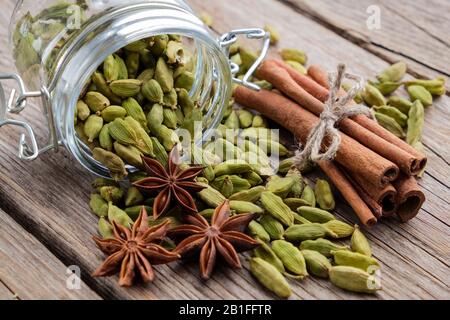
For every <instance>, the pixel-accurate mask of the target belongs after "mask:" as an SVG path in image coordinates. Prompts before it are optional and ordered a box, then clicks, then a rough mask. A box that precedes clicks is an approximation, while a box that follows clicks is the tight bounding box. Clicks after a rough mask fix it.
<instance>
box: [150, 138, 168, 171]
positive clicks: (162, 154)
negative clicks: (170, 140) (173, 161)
mask: <svg viewBox="0 0 450 320" xmlns="http://www.w3.org/2000/svg"><path fill="white" fill-rule="evenodd" d="M150 139H151V140H152V144H153V152H154V154H155V159H156V160H158V161H159V163H161V164H162V165H163V166H164V167H166V166H167V163H168V161H169V156H168V155H167V151H166V148H164V146H163V145H162V144H161V142H159V140H158V138H156V137H151V138H150Z"/></svg>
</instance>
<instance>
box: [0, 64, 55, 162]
mask: <svg viewBox="0 0 450 320" xmlns="http://www.w3.org/2000/svg"><path fill="white" fill-rule="evenodd" d="M0 80H14V81H15V82H16V84H17V86H18V90H19V91H18V94H17V95H16V93H17V91H16V89H12V90H11V94H10V96H9V99H6V95H5V91H4V89H3V85H2V81H0V127H3V126H7V125H12V126H17V127H21V128H23V129H25V131H26V133H22V134H21V135H20V138H19V150H18V151H19V158H20V159H22V160H27V161H31V160H35V159H36V158H37V157H38V156H39V154H41V153H44V152H46V151H48V150H50V149H55V151H57V149H58V139H57V135H56V128H55V126H54V120H53V113H52V108H51V104H50V94H49V92H48V90H47V88H45V87H42V88H41V91H26V89H25V85H24V82H23V80H22V78H21V77H20V76H18V75H17V74H14V73H0ZM35 97H41V99H42V104H43V107H44V113H45V115H46V116H47V121H48V126H49V130H50V137H49V140H50V142H51V143H49V144H48V145H47V146H45V147H44V148H42V149H39V147H38V143H37V140H36V135H35V133H34V130H33V128H32V127H31V126H30V124H29V123H28V122H25V121H20V120H15V119H9V118H7V113H8V112H9V113H13V114H19V113H20V112H21V111H22V110H24V109H25V107H26V106H27V99H28V98H35Z"/></svg>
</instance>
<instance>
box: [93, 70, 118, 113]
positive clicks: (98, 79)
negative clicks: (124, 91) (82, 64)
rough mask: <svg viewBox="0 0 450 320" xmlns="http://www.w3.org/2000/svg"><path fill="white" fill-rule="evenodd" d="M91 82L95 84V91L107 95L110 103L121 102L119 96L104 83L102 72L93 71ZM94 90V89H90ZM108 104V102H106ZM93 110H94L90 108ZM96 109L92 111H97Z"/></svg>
mask: <svg viewBox="0 0 450 320" xmlns="http://www.w3.org/2000/svg"><path fill="white" fill-rule="evenodd" d="M91 79H92V82H93V83H94V84H95V87H96V91H98V92H99V93H101V94H102V95H104V96H105V97H107V98H108V99H109V101H110V103H113V104H115V105H117V104H121V103H122V99H121V98H120V97H119V96H116V95H115V94H114V93H113V92H112V91H111V88H110V87H109V85H108V83H106V79H105V77H104V76H103V74H102V73H100V72H98V71H95V72H94V74H93V75H92V77H91ZM91 91H95V90H91ZM108 105H109V104H108ZM92 111H94V110H92ZM97 111H98V110H96V111H94V112H97Z"/></svg>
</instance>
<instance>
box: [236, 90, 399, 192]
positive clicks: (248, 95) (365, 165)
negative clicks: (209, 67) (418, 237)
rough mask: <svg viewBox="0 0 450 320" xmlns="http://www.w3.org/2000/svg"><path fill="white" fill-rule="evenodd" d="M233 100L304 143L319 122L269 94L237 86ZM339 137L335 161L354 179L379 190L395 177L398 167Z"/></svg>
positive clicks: (358, 144)
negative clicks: (362, 180) (279, 126)
mask: <svg viewBox="0 0 450 320" xmlns="http://www.w3.org/2000/svg"><path fill="white" fill-rule="evenodd" d="M235 100H236V102H237V103H239V104H241V105H242V106H244V107H247V108H250V109H254V110H257V111H259V112H260V113H262V114H263V115H265V116H266V117H268V118H269V119H272V120H274V121H275V122H277V123H279V124H280V125H282V126H283V127H285V128H286V129H287V130H289V131H290V132H292V133H293V134H294V135H295V136H296V137H297V138H298V139H300V141H301V142H302V143H305V141H306V140H307V138H308V134H309V132H310V131H311V129H312V128H313V127H314V126H315V125H317V123H318V122H319V118H318V117H316V116H315V115H313V114H312V113H311V112H309V111H307V110H305V109H303V108H302V107H300V106H299V105H298V104H297V103H295V102H293V101H291V100H290V99H288V98H286V97H284V96H282V95H279V94H277V93H274V92H271V91H267V90H261V91H259V92H256V91H253V90H250V89H247V88H244V87H242V86H239V87H238V88H237V89H236V91H235ZM341 138H342V141H341V145H340V147H339V150H338V152H337V154H336V158H335V160H336V162H337V163H339V164H341V165H342V166H343V167H344V168H346V170H347V171H348V172H349V173H351V174H352V175H353V176H361V177H364V178H365V180H366V181H367V182H368V183H369V184H373V185H376V186H380V187H381V186H384V185H386V184H388V182H389V181H390V180H391V179H392V177H396V176H397V174H398V168H397V166H395V165H394V164H393V163H392V162H390V161H389V160H386V159H384V158H383V157H381V156H379V155H378V154H376V153H374V152H373V151H372V150H370V149H368V148H366V147H364V146H363V145H361V144H360V143H359V142H357V141H355V140H353V139H352V138H350V137H348V136H347V135H345V134H343V133H341ZM325 140H326V139H325ZM325 144H326V142H325Z"/></svg>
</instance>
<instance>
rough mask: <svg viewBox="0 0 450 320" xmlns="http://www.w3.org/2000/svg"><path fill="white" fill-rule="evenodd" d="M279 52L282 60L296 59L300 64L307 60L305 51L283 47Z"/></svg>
mask: <svg viewBox="0 0 450 320" xmlns="http://www.w3.org/2000/svg"><path fill="white" fill-rule="evenodd" d="M280 54H281V58H282V59H283V60H284V61H296V62H298V63H301V64H302V65H305V63H306V61H307V60H308V58H307V56H306V53H305V52H303V51H302V50H298V49H291V48H287V49H283V50H281V52H280Z"/></svg>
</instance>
